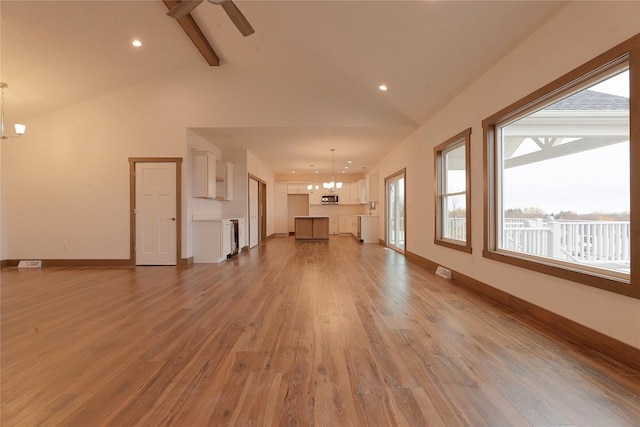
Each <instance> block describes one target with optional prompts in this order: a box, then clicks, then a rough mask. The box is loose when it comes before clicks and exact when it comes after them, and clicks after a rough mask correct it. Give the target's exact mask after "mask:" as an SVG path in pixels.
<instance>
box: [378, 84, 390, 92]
mask: <svg viewBox="0 0 640 427" xmlns="http://www.w3.org/2000/svg"><path fill="white" fill-rule="evenodd" d="M378 89H380V90H381V91H383V92H384V91H386V90H387V89H388V87H387V85H380V86H378Z"/></svg>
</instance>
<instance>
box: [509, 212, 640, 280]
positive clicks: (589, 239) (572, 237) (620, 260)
mask: <svg viewBox="0 0 640 427" xmlns="http://www.w3.org/2000/svg"><path fill="white" fill-rule="evenodd" d="M512 221H513V220H512V219H507V220H505V226H504V228H503V234H502V245H501V246H500V248H501V249H507V250H511V251H515V252H522V253H526V254H531V255H536V256H541V257H547V258H553V259H558V260H566V261H572V262H577V263H581V264H591V265H594V264H596V265H597V264H611V266H610V268H615V269H621V270H624V269H628V267H629V264H630V262H631V259H630V247H631V223H630V222H628V221H547V220H543V219H533V220H528V219H525V220H518V221H520V222H523V224H517V225H513V223H512Z"/></svg>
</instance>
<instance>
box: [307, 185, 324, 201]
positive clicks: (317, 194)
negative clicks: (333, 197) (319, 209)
mask: <svg viewBox="0 0 640 427" xmlns="http://www.w3.org/2000/svg"><path fill="white" fill-rule="evenodd" d="M309 204H310V205H321V204H322V187H320V189H318V190H316V189H315V188H314V190H313V193H309Z"/></svg>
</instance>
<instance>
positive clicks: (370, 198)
mask: <svg viewBox="0 0 640 427" xmlns="http://www.w3.org/2000/svg"><path fill="white" fill-rule="evenodd" d="M366 179H367V202H379V201H380V200H378V181H379V179H380V178H379V176H378V174H371V175H368V176H367V178H366Z"/></svg>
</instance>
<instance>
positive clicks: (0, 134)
mask: <svg viewBox="0 0 640 427" xmlns="http://www.w3.org/2000/svg"><path fill="white" fill-rule="evenodd" d="M7 87H9V85H8V84H6V83H4V82H0V88H1V89H2V101H1V103H0V139H8V138H17V137H18V136H21V135H24V132H25V131H26V130H27V127H26V126H25V125H23V124H20V123H16V124H15V125H14V128H15V131H16V135H13V136H7V135H6V134H5V133H4V89H5V88H7Z"/></svg>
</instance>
